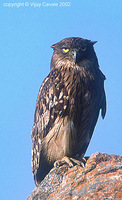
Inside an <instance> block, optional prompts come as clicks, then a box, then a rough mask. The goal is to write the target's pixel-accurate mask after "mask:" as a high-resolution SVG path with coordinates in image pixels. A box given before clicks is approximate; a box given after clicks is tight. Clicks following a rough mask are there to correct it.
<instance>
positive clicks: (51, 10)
mask: <svg viewBox="0 0 122 200" xmlns="http://www.w3.org/2000/svg"><path fill="white" fill-rule="evenodd" d="M25 2H26V3H27V2H28V4H25ZM30 2H31V3H32V2H35V3H43V2H47V3H49V2H50V3H53V2H54V1H49V0H47V1H42V0H38V1H30V0H29V1H28V0H27V1H26V0H21V1H20V0H10V1H8V0H1V2H0V19H1V20H0V182H1V183H0V185H1V186H0V187H1V193H0V199H1V200H8V199H11V200H23V199H26V198H27V197H28V196H29V194H30V193H31V191H32V190H33V189H34V187H35V185H34V181H33V177H32V172H31V138H30V133H31V128H32V125H33V116H34V110H35V104H36V98H37V94H38V91H39V88H40V85H41V83H42V81H43V80H44V78H45V77H46V76H47V75H48V73H49V71H50V61H51V56H52V53H53V50H52V49H51V48H50V46H51V45H52V44H54V43H56V42H58V41H60V40H62V39H63V38H66V37H71V36H78V37H83V38H87V39H91V40H93V41H96V40H97V41H98V43H96V44H95V46H94V47H95V51H96V53H97V56H98V59H99V64H100V68H101V70H102V72H103V73H104V74H105V75H106V78H107V79H106V81H105V90H106V94H107V114H106V117H105V120H102V119H101V116H100V117H99V121H98V123H97V126H96V128H95V131H94V135H93V137H92V140H91V143H90V145H89V148H88V150H87V153H86V155H91V154H92V153H94V152H96V151H99V152H106V153H108V154H118V155H120V154H121V153H122V145H121V141H122V136H121V135H122V134H121V132H122V125H121V123H122V117H121V116H122V111H121V103H122V77H121V76H122V66H121V63H122V56H121V52H122V39H121V33H122V14H121V10H122V1H121V0H111V1H109V0H99V1H98V0H94V1H93V0H81V1H79V0H74V1H73V0H69V1H67V2H69V5H70V6H67V7H66V6H62V7H61V6H44V4H43V5H41V6H40V7H36V8H35V7H34V6H31V5H32V4H30ZM55 2H57V3H58V2H59V1H57V0H56V1H55ZM62 2H66V1H65V0H64V1H62ZM8 3H11V4H8ZM14 3H22V4H21V6H20V7H17V5H18V4H14ZM22 5H24V6H22ZM25 5H26V6H25ZM27 5H28V6H27ZM12 6H13V7H12Z"/></svg>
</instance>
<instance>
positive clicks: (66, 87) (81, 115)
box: [31, 37, 106, 185]
mask: <svg viewBox="0 0 122 200" xmlns="http://www.w3.org/2000/svg"><path fill="white" fill-rule="evenodd" d="M95 43H96V42H92V41H90V40H87V39H82V38H78V37H70V38H66V39H64V40H62V41H60V42H58V43H57V44H54V45H53V46H52V48H53V49H54V54H53V56H52V61H51V72H50V73H49V75H48V76H47V77H46V78H45V80H44V81H43V83H42V85H41V88H40V91H39V94H38V98H37V102H36V109H35V116H34V125H33V128H32V133H31V138H32V172H33V175H34V180H35V184H36V185H38V184H39V183H40V182H41V181H42V180H43V178H44V177H45V176H46V174H47V173H48V172H49V171H50V169H51V168H52V167H53V165H54V163H55V165H56V166H58V165H60V164H61V163H67V164H68V165H69V166H73V165H74V164H79V165H80V164H81V165H82V163H81V162H82V158H83V156H84V154H85V152H86V149H87V147H88V145H89V142H90V139H91V137H92V134H93V131H94V128H95V125H96V122H97V119H98V116H99V112H100V110H101V114H102V117H103V118H104V117H105V113H106V97H105V91H104V80H105V76H104V74H103V73H102V72H101V71H100V69H99V64H98V60H97V57H96V54H95V51H94V48H93V45H94V44H95ZM76 158H78V159H76Z"/></svg>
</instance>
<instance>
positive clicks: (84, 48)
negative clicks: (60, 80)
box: [51, 37, 96, 68]
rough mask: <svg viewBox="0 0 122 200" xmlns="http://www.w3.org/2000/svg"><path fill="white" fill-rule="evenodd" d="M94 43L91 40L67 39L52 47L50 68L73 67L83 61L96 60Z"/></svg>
mask: <svg viewBox="0 0 122 200" xmlns="http://www.w3.org/2000/svg"><path fill="white" fill-rule="evenodd" d="M95 43H96V41H95V42H92V41H91V40H87V39H83V38H79V37H69V38H66V39H63V40H61V41H60V42H58V43H56V44H54V45H52V46H51V47H52V48H53V49H54V54H53V57H52V63H51V68H54V67H55V66H59V64H68V65H72V66H75V65H76V64H79V63H81V62H83V61H84V60H93V59H95V58H96V54H95V52H94V48H93V45H94V44H95Z"/></svg>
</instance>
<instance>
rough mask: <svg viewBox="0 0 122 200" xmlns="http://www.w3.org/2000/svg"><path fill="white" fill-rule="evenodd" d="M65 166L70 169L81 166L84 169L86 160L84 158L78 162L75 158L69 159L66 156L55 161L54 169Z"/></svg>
mask: <svg viewBox="0 0 122 200" xmlns="http://www.w3.org/2000/svg"><path fill="white" fill-rule="evenodd" d="M64 164H67V165H68V166H69V167H73V166H74V165H79V166H82V167H83V168H84V167H85V164H86V159H85V158H82V159H80V160H77V159H75V158H69V157H67V156H65V157H63V158H62V159H61V160H57V161H55V163H54V167H60V166H62V165H64Z"/></svg>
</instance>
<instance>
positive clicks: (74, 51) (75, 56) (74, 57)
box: [72, 50, 77, 64]
mask: <svg viewBox="0 0 122 200" xmlns="http://www.w3.org/2000/svg"><path fill="white" fill-rule="evenodd" d="M72 55H73V60H74V63H75V64H76V62H77V51H76V50H73V51H72Z"/></svg>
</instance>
